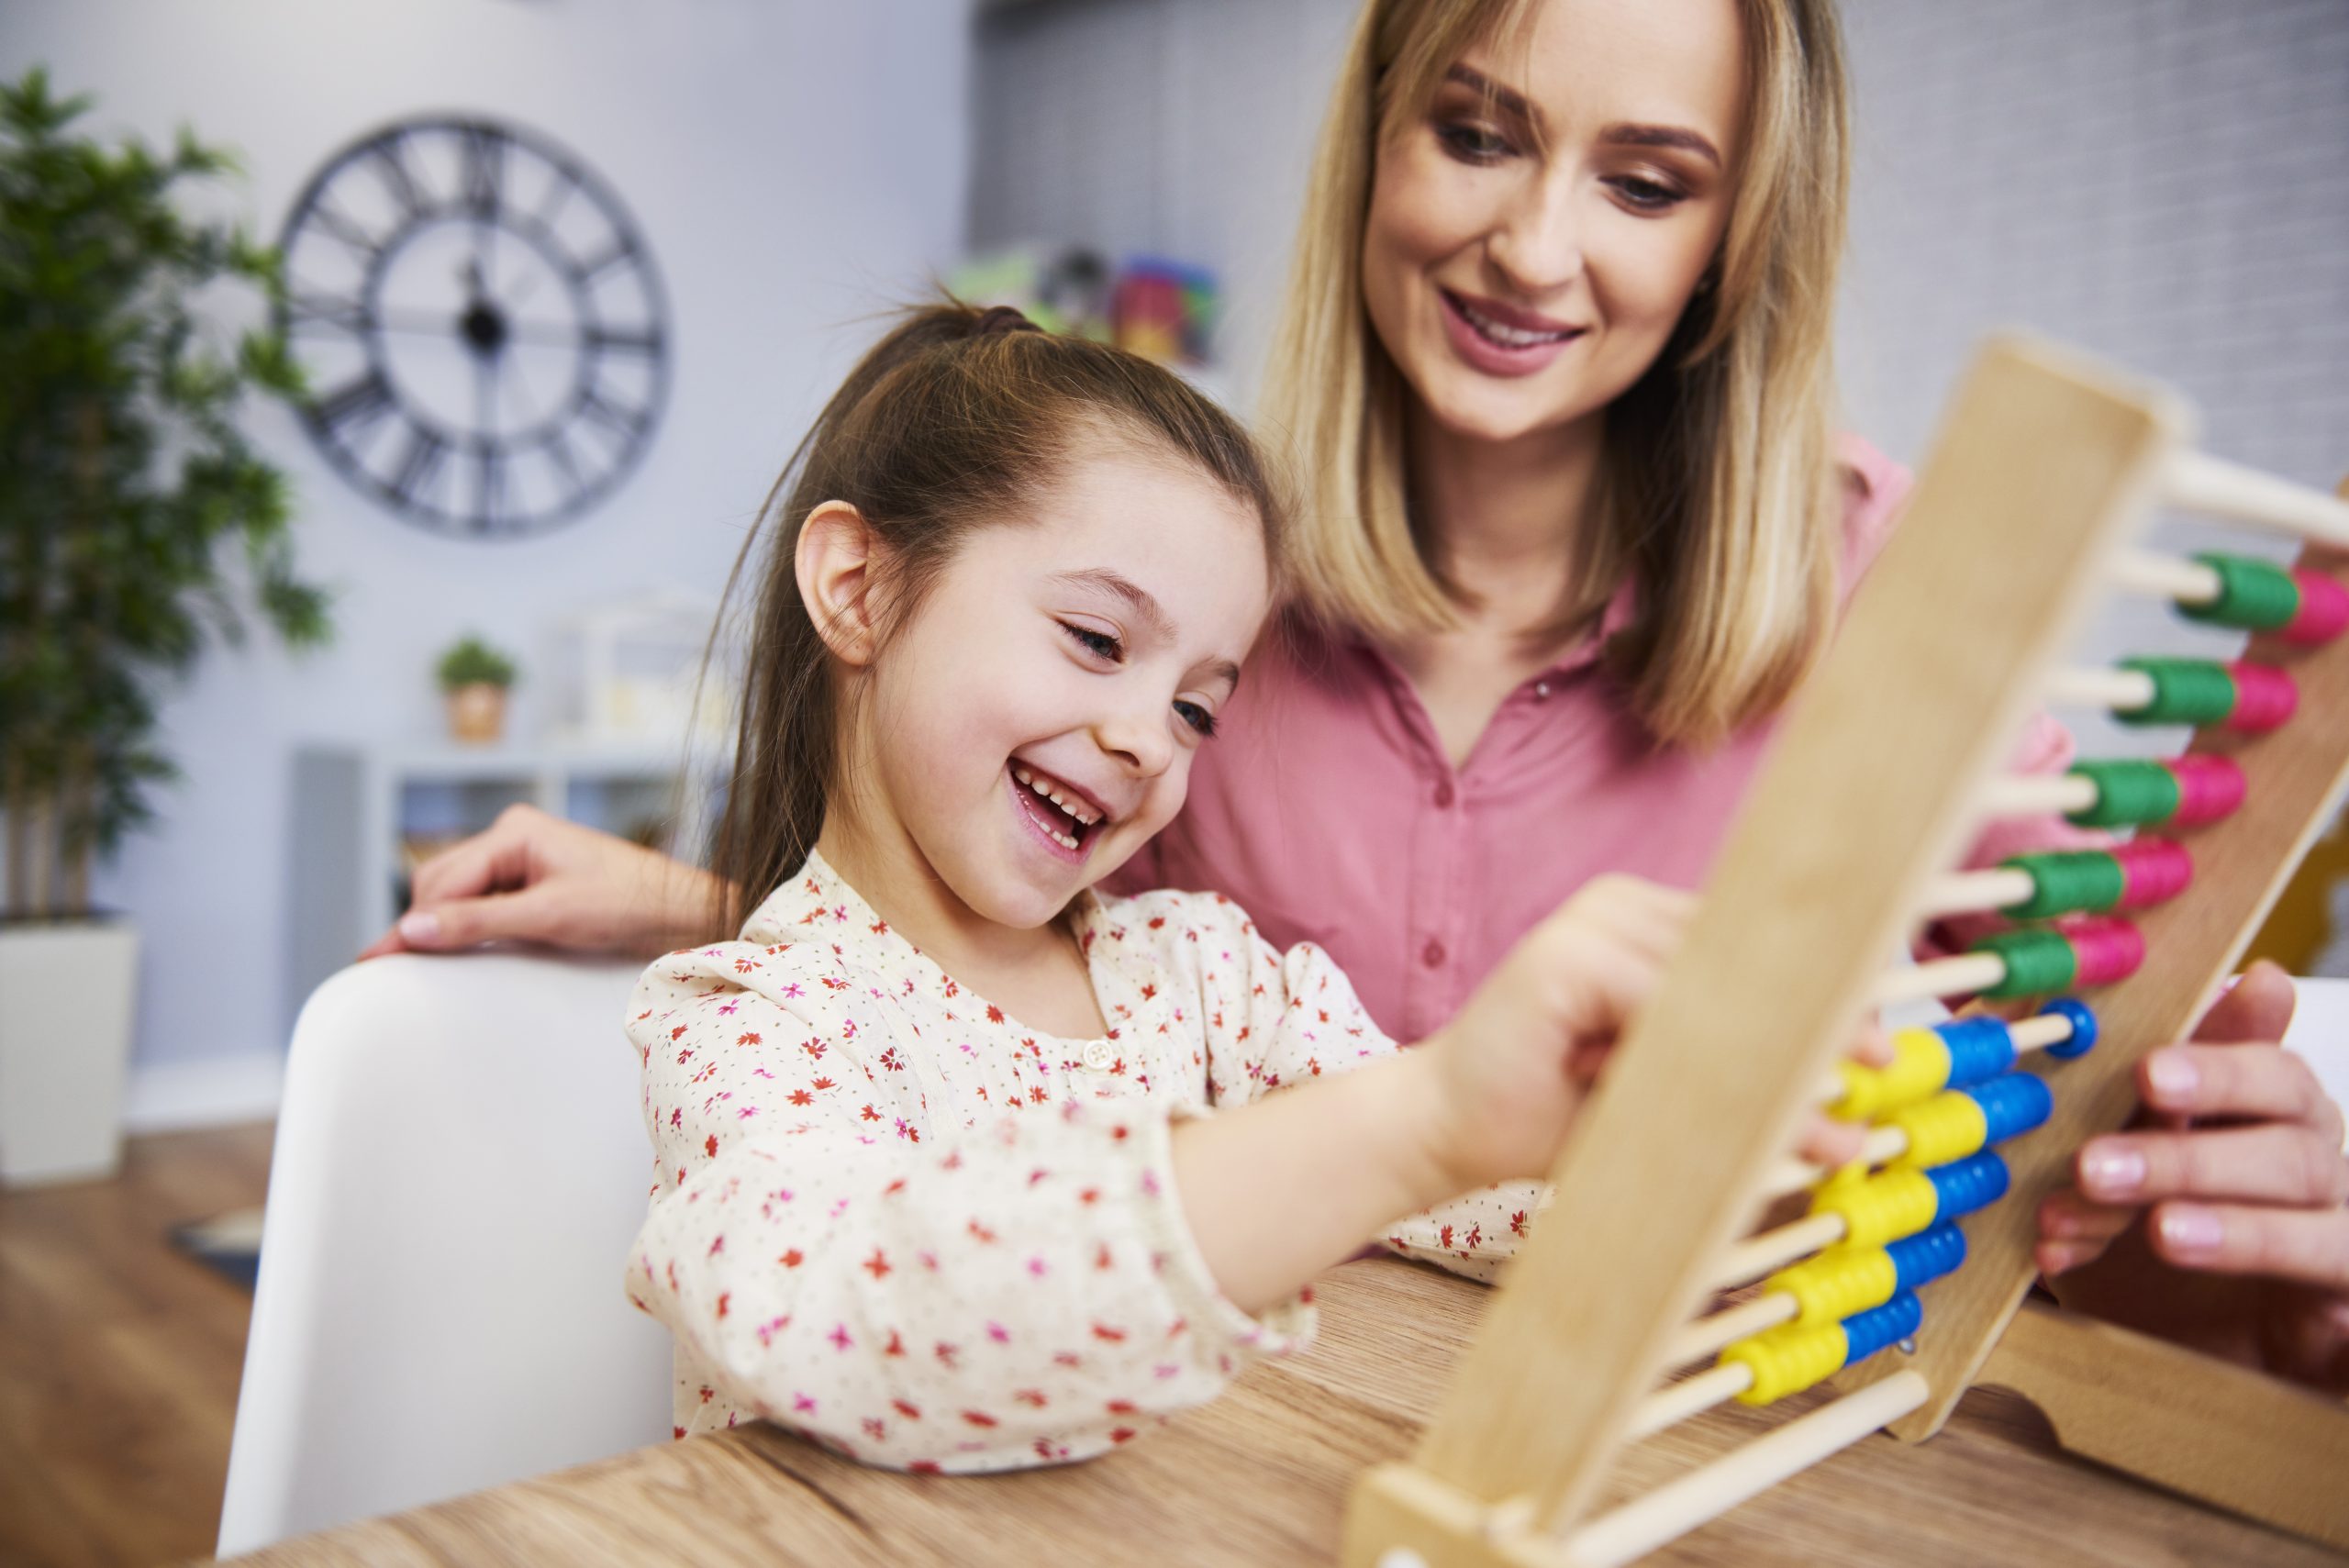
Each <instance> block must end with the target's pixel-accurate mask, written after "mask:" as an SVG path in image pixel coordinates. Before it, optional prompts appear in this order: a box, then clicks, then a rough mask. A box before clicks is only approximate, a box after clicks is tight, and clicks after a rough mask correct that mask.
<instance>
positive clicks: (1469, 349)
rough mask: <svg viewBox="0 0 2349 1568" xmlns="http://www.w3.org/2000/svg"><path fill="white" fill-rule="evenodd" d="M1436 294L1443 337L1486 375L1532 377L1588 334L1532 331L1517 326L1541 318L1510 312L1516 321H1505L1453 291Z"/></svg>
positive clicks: (1576, 329) (1577, 330) (1571, 329)
mask: <svg viewBox="0 0 2349 1568" xmlns="http://www.w3.org/2000/svg"><path fill="white" fill-rule="evenodd" d="M1436 294H1437V296H1438V297H1439V298H1440V299H1442V302H1443V328H1444V336H1445V337H1446V338H1448V339H1451V342H1452V348H1453V352H1454V353H1456V354H1458V355H1459V356H1460V357H1461V358H1462V359H1464V360H1465V361H1468V363H1469V364H1471V365H1473V366H1474V367H1475V368H1476V369H1477V370H1480V371H1483V372H1484V373H1486V374H1487V375H1501V376H1519V375H1531V374H1532V373H1534V372H1536V371H1538V370H1542V369H1544V368H1546V367H1547V366H1548V365H1549V364H1550V362H1551V361H1553V360H1555V359H1556V358H1557V357H1558V356H1559V355H1560V354H1562V353H1564V352H1565V350H1566V348H1567V345H1569V344H1571V343H1573V342H1574V341H1575V339H1578V338H1580V337H1581V336H1582V335H1583V334H1584V332H1585V330H1586V328H1580V327H1568V328H1553V329H1552V330H1549V331H1540V332H1536V331H1529V330H1528V329H1527V328H1525V327H1521V326H1519V325H1518V324H1517V323H1519V322H1524V321H1527V320H1529V319H1531V320H1538V319H1541V318H1540V317H1531V318H1529V317H1525V316H1524V315H1523V314H1522V313H1520V312H1509V313H1508V315H1509V316H1510V317H1514V320H1504V319H1502V318H1501V316H1500V315H1499V314H1498V313H1493V312H1487V311H1486V310H1484V309H1480V308H1479V307H1478V306H1475V305H1472V304H1470V303H1468V302H1467V301H1466V300H1464V299H1462V298H1461V297H1460V296H1459V295H1455V294H1453V292H1452V291H1451V290H1450V289H1438V290H1437V291H1436Z"/></svg>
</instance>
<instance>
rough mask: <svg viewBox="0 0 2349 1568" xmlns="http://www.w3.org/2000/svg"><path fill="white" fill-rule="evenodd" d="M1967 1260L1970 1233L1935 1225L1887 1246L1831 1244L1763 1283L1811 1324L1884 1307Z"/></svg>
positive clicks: (1797, 1317)
mask: <svg viewBox="0 0 2349 1568" xmlns="http://www.w3.org/2000/svg"><path fill="white" fill-rule="evenodd" d="M1964 1262H1965V1231H1963V1230H1960V1229H1958V1228H1957V1227H1956V1226H1954V1225H1936V1226H1933V1227H1932V1228H1931V1229H1925V1230H1920V1231H1919V1232H1918V1233H1917V1234H1916V1235H1914V1236H1904V1237H1902V1238H1901V1239H1900V1240H1898V1241H1894V1242H1892V1243H1890V1244H1889V1245H1887V1246H1883V1247H1831V1248H1829V1249H1828V1250H1827V1251H1824V1252H1820V1253H1819V1254H1818V1255H1817V1256H1815V1257H1810V1258H1806V1259H1804V1260H1803V1261H1802V1262H1799V1263H1796V1264H1794V1265H1792V1266H1791V1267H1788V1268H1783V1269H1780V1270H1779V1271H1778V1272H1777V1273H1775V1274H1772V1275H1771V1276H1770V1277H1769V1278H1768V1279H1766V1280H1765V1281H1763V1284H1762V1288H1763V1289H1764V1290H1765V1292H1767V1291H1782V1292H1784V1293H1785V1294H1786V1295H1787V1296H1792V1297H1793V1298H1794V1301H1795V1306H1796V1314H1795V1317H1794V1319H1793V1321H1795V1322H1797V1323H1800V1324H1803V1325H1806V1326H1808V1327H1811V1328H1818V1327H1820V1326H1822V1325H1824V1324H1828V1323H1831V1322H1834V1321H1836V1320H1838V1319H1840V1318H1849V1317H1850V1316H1851V1315H1852V1314H1853V1313H1854V1312H1863V1311H1865V1310H1866V1309H1867V1308H1869V1307H1881V1306H1883V1305H1884V1304H1885V1303H1886V1302H1887V1301H1889V1300H1891V1299H1892V1298H1893V1297H1894V1296H1897V1295H1898V1294H1899V1293H1900V1292H1902V1291H1904V1290H1915V1289H1917V1288H1918V1287H1919V1286H1920V1285H1923V1284H1929V1283H1931V1282H1932V1281H1933V1280H1937V1279H1939V1278H1941V1277H1942V1276H1943V1274H1947V1273H1955V1272H1956V1270H1957V1268H1958V1266H1959V1265H1960V1264H1962V1263H1964Z"/></svg>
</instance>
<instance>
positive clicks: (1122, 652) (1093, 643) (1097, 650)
mask: <svg viewBox="0 0 2349 1568" xmlns="http://www.w3.org/2000/svg"><path fill="white" fill-rule="evenodd" d="M1061 629H1062V630H1063V631H1064V632H1066V633H1068V634H1069V636H1071V637H1073V638H1074V639H1076V641H1077V645H1078V646H1079V647H1081V648H1083V649H1084V650H1085V651H1086V652H1087V653H1090V654H1092V655H1093V656H1094V657H1095V658H1097V659H1107V660H1108V661H1109V662H1110V663H1112V664H1116V663H1121V662H1124V660H1125V657H1126V645H1125V644H1124V643H1122V642H1120V641H1119V640H1118V639H1116V638H1114V637H1112V636H1110V635H1109V634H1108V632H1106V631H1096V630H1094V629H1093V628H1091V627H1089V626H1078V625H1076V624H1075V623H1074V621H1063V622H1061Z"/></svg>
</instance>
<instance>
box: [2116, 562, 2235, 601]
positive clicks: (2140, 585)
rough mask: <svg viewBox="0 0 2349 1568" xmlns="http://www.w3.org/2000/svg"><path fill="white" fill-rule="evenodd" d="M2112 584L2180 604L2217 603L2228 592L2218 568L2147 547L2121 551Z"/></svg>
mask: <svg viewBox="0 0 2349 1568" xmlns="http://www.w3.org/2000/svg"><path fill="white" fill-rule="evenodd" d="M2112 584H2113V586H2114V587H2116V588H2119V589H2120V590H2121V592H2122V593H2124V594H2143V595H2146V596H2147V597H2149V598H2155V599H2169V600H2172V601H2174V602H2176V603H2177V604H2181V605H2211V604H2216V603H2218V601H2219V599H2220V597H2221V595H2223V594H2224V593H2225V592H2226V585H2225V584H2224V583H2222V582H2221V580H2220V577H2219V573H2217V571H2216V570H2215V569H2213V568H2211V567H2209V566H2205V565H2203V564H2202V562H2199V561H2188V559H2187V558H2186V557H2184V556H2182V555H2156V554H2154V552H2153V551H2152V550H2123V551H2121V558H2120V559H2119V560H2117V561H2115V562H2113V563H2112Z"/></svg>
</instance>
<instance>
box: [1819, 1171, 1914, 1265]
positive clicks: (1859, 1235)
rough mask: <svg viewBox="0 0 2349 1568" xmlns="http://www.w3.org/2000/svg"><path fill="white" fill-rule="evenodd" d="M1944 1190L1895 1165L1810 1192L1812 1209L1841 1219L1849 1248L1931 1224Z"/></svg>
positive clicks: (1880, 1242) (1879, 1242)
mask: <svg viewBox="0 0 2349 1568" xmlns="http://www.w3.org/2000/svg"><path fill="white" fill-rule="evenodd" d="M1940 1208H1941V1194H1940V1192H1939V1191H1938V1190H1936V1189H1935V1187H1934V1186H1933V1184H1932V1182H1931V1181H1930V1180H1929V1179H1927V1177H1926V1175H1925V1173H1924V1172H1922V1171H1920V1170H1917V1169H1916V1168H1914V1167H1913V1166H1893V1167H1891V1168H1889V1169H1887V1170H1884V1171H1879V1172H1878V1173H1876V1174H1875V1175H1873V1176H1864V1177H1863V1176H1845V1177H1838V1178H1837V1179H1835V1180H1833V1181H1831V1182H1828V1183H1826V1184H1824V1185H1822V1186H1821V1187H1820V1189H1819V1190H1818V1191H1817V1192H1816V1193H1814V1194H1812V1195H1811V1199H1810V1212H1811V1213H1813V1214H1840V1215H1842V1217H1843V1227H1844V1232H1843V1242H1842V1244H1843V1245H1844V1246H1846V1247H1881V1246H1883V1245H1884V1244H1885V1243H1886V1242H1887V1241H1898V1240H1900V1238H1902V1237H1903V1236H1914V1235H1915V1234H1917V1232H1918V1231H1920V1230H1922V1229H1925V1227H1927V1226H1928V1225H1931V1224H1932V1222H1933V1216H1934V1215H1935V1214H1936V1213H1937V1212H1939V1210H1940Z"/></svg>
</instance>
